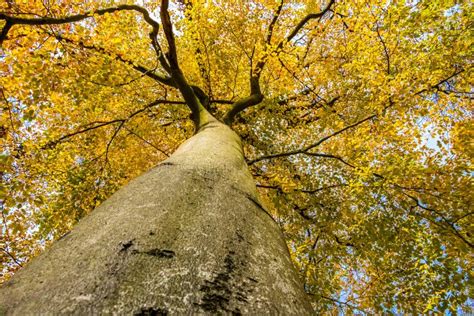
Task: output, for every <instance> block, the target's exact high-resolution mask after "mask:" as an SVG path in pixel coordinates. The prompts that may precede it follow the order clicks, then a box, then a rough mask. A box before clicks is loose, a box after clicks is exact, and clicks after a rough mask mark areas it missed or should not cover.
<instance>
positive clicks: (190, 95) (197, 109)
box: [160, 0, 214, 131]
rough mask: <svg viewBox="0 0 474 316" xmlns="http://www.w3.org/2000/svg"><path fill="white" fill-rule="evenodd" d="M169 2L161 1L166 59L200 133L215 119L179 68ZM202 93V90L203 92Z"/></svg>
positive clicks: (166, 0)
mask: <svg viewBox="0 0 474 316" xmlns="http://www.w3.org/2000/svg"><path fill="white" fill-rule="evenodd" d="M168 5H169V1H168V0H162V1H161V10H160V17H161V24H162V26H163V31H164V33H165V37H166V41H167V42H168V52H167V54H166V57H167V59H168V62H169V64H170V74H171V77H172V78H173V80H174V81H175V82H176V86H177V88H178V89H179V91H180V92H181V94H182V95H183V98H184V100H185V101H186V104H187V105H188V107H189V108H190V109H191V112H192V118H193V121H194V125H195V127H196V130H197V131H198V130H199V128H200V127H201V126H203V125H204V124H206V123H207V122H208V121H209V120H212V119H214V118H213V117H212V116H211V115H210V114H209V112H208V111H207V110H206V109H205V108H204V106H203V105H202V103H201V102H200V100H199V99H198V97H197V96H196V93H195V92H196V91H197V90H196V91H195V90H194V89H193V87H192V86H190V85H189V84H188V83H187V82H186V78H185V76H184V74H183V72H182V71H181V69H180V68H179V63H178V56H177V52H176V43H175V40H174V35H173V25H172V24H171V18H170V15H169V13H168ZM201 91H202V90H201Z"/></svg>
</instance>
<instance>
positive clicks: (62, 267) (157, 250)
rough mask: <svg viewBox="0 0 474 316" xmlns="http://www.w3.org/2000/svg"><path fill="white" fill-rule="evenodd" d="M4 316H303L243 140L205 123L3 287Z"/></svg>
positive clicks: (304, 307) (306, 309)
mask: <svg viewBox="0 0 474 316" xmlns="http://www.w3.org/2000/svg"><path fill="white" fill-rule="evenodd" d="M0 306H1V310H0V314H2V312H3V313H6V314H7V315H10V314H12V315H25V314H62V313H67V314H136V315H161V314H214V313H218V314H240V313H242V314H255V315H260V314H283V315H306V314H310V310H311V308H310V305H309V304H308V302H307V301H306V297H305V293H304V292H303V289H302V287H301V283H300V282H299V280H298V276H297V273H296V272H295V270H294V268H293V265H292V263H291V261H290V257H289V253H288V249H287V247H286V244H285V242H284V240H283V237H282V234H281V232H280V230H279V227H278V225H276V223H275V222H274V221H273V220H272V219H271V217H270V216H269V215H268V214H267V213H266V212H265V210H264V209H263V207H262V206H261V204H260V202H259V200H258V197H257V193H256V189H255V184H254V182H253V179H252V177H251V175H250V173H249V171H248V169H247V165H246V164H245V161H244V158H243V154H242V148H241V144H240V140H239V138H238V136H237V135H236V134H235V133H234V132H232V131H231V130H230V129H229V128H228V127H227V126H225V125H223V124H221V123H219V122H217V121H215V120H211V121H209V122H207V123H206V124H204V125H203V126H201V128H200V130H199V132H198V133H197V134H196V135H194V136H193V137H192V138H190V139H189V140H188V141H186V142H185V143H184V144H183V145H182V146H180V148H179V149H178V150H177V151H176V153H175V154H173V156H172V157H170V158H169V159H168V160H166V161H165V162H163V163H161V164H159V165H157V166H156V167H155V168H153V169H152V170H150V171H148V172H147V173H146V174H144V175H142V176H140V177H138V178H137V179H135V180H133V181H132V182H130V183H129V184H128V185H127V186H126V187H124V188H123V189H121V190H119V191H118V192H117V193H115V194H114V195H113V196H112V197H111V198H109V199H108V200H107V201H106V202H104V203H103V204H102V205H101V206H100V207H98V208H97V209H96V210H94V211H93V212H92V213H91V214H90V215H89V216H87V217H85V218H84V219H83V220H81V221H80V222H79V223H78V224H77V225H76V227H74V229H73V230H72V231H71V233H69V234H67V235H66V236H65V237H63V238H62V239H61V240H59V241H57V242H55V243H54V244H53V245H52V247H51V248H50V249H48V250H47V251H45V253H43V254H42V255H40V256H39V257H38V258H35V259H34V260H32V262H31V263H29V264H28V265H27V266H26V267H25V268H24V269H22V270H21V271H19V272H18V273H17V274H16V275H15V276H14V277H13V278H12V280H11V281H10V282H8V283H7V284H5V285H4V286H3V287H2V288H1V289H0Z"/></svg>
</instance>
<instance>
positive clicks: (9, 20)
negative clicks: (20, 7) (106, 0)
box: [0, 4, 159, 45]
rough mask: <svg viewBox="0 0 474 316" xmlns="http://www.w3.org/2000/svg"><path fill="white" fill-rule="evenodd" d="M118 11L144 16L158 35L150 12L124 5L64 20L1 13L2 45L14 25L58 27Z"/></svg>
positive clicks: (64, 18)
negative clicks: (2, 21) (2, 24)
mask: <svg viewBox="0 0 474 316" xmlns="http://www.w3.org/2000/svg"><path fill="white" fill-rule="evenodd" d="M117 11H136V12H139V13H141V14H142V16H143V19H144V20H145V21H146V22H147V23H148V24H149V25H150V26H151V27H152V28H153V30H152V33H153V34H158V29H159V24H158V22H156V21H155V20H153V19H152V18H151V16H150V14H149V13H148V11H147V10H146V9H145V8H143V7H141V6H138V5H130V4H123V5H119V6H116V7H110V8H105V9H99V10H95V11H88V12H85V13H83V14H76V15H71V16H66V17H62V18H53V17H43V18H21V17H14V16H11V15H7V14H5V13H0V20H4V21H6V24H5V26H4V27H3V30H2V33H1V34H0V45H1V44H2V43H3V41H4V40H5V39H6V36H7V33H8V31H9V30H10V28H11V27H12V26H13V25H58V24H67V23H73V22H79V21H82V20H84V19H88V18H91V17H93V16H94V15H104V14H106V13H114V12H117Z"/></svg>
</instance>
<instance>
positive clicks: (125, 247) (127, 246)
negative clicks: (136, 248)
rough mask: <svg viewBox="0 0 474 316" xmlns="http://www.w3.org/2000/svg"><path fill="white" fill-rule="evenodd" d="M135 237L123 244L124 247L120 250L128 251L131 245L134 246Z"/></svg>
mask: <svg viewBox="0 0 474 316" xmlns="http://www.w3.org/2000/svg"><path fill="white" fill-rule="evenodd" d="M134 240H135V239H132V240H129V241H127V242H126V243H123V244H121V246H122V248H120V252H125V251H127V250H128V249H129V248H130V247H132V246H133V241H134Z"/></svg>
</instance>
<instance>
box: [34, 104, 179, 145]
mask: <svg viewBox="0 0 474 316" xmlns="http://www.w3.org/2000/svg"><path fill="white" fill-rule="evenodd" d="M159 104H185V103H184V102H183V101H172V100H156V101H153V102H151V103H149V104H147V105H146V106H145V107H143V108H141V109H138V110H136V111H135V112H133V113H131V114H130V115H129V116H128V117H127V118H123V119H114V120H110V121H105V122H92V123H89V124H87V125H86V126H83V127H81V128H80V129H79V130H77V131H75V132H72V133H69V134H66V135H64V136H61V137H60V138H58V139H56V140H54V141H51V142H48V143H47V144H45V145H43V146H42V147H41V149H51V148H54V147H55V146H56V145H57V144H59V143H61V142H63V141H65V140H67V139H69V138H71V137H74V136H76V135H79V134H83V133H86V132H89V131H92V130H95V129H97V128H101V127H104V126H108V125H112V124H115V123H125V122H126V121H129V120H130V119H132V118H133V117H135V116H137V115H138V114H140V113H142V112H144V111H146V110H147V109H149V108H151V107H153V106H156V105H159ZM90 125H92V126H90Z"/></svg>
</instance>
